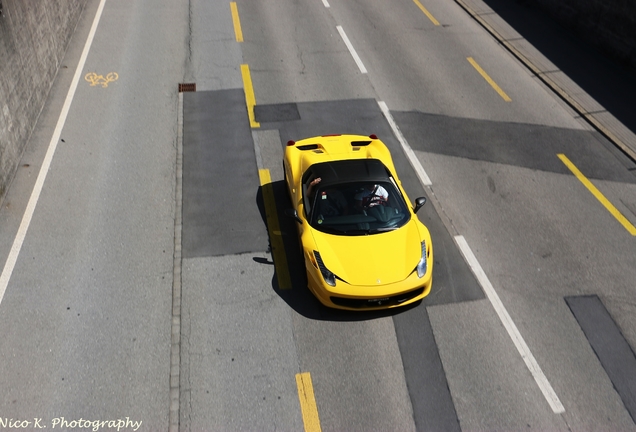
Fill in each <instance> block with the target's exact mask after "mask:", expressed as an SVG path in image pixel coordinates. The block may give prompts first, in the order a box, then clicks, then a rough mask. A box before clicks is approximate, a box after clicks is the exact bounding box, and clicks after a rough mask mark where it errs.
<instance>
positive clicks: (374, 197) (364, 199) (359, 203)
mask: <svg viewBox="0 0 636 432" xmlns="http://www.w3.org/2000/svg"><path fill="white" fill-rule="evenodd" d="M353 198H354V199H355V201H356V207H357V208H360V209H364V208H369V207H375V206H378V205H385V204H386V203H387V201H388V200H389V193H388V192H387V191H386V189H384V188H383V187H382V186H380V185H378V184H372V183H371V184H368V185H366V186H365V187H364V189H362V191H360V192H358V193H357V194H356V195H355V196H354V197H353Z"/></svg>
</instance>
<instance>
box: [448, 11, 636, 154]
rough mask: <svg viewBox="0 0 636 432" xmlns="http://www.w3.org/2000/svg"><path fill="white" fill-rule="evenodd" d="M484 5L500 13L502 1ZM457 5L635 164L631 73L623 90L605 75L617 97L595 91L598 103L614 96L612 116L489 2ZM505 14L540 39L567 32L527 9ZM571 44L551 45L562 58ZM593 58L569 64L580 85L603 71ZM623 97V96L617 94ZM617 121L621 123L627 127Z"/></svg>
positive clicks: (595, 56) (633, 81)
mask: <svg viewBox="0 0 636 432" xmlns="http://www.w3.org/2000/svg"><path fill="white" fill-rule="evenodd" d="M486 1H487V2H488V3H489V4H491V5H497V7H498V6H499V3H500V2H498V0H486ZM455 2H456V3H457V4H458V5H460V6H461V7H462V8H463V9H464V10H466V12H468V13H469V14H470V15H471V16H472V17H473V18H474V19H475V20H476V21H477V22H479V23H480V24H481V25H482V26H483V27H484V28H485V29H486V30H487V31H488V32H489V33H490V34H492V35H493V36H494V37H495V38H496V39H497V40H498V41H499V42H500V43H501V44H502V45H503V46H504V47H505V48H506V49H507V50H508V51H509V52H510V53H511V54H513V55H514V56H515V57H516V58H517V59H518V60H519V61H521V62H522V63H523V64H524V65H525V66H526V67H527V68H528V69H530V70H531V71H532V72H533V73H534V74H535V75H536V76H537V78H538V79H540V80H541V81H542V82H543V83H544V84H545V85H546V86H548V88H550V89H551V90H552V91H554V92H555V93H556V94H557V95H558V96H559V97H560V98H561V99H563V100H564V101H565V102H566V103H567V104H568V105H570V106H571V107H572V108H573V109H574V110H575V111H576V112H578V113H579V114H580V115H581V117H582V118H583V119H585V120H586V121H587V122H588V123H590V125H592V127H594V128H595V129H596V130H598V131H599V132H600V133H601V134H602V135H604V136H605V137H606V138H607V139H608V140H609V141H610V142H612V143H613V144H614V145H615V146H616V147H617V148H619V149H620V150H621V151H622V152H623V153H624V154H626V155H627V156H628V157H629V158H630V159H632V161H635V162H636V134H635V133H634V132H633V131H632V130H630V128H629V127H628V126H626V125H625V124H624V123H627V124H629V125H630V127H632V129H633V130H636V118H634V115H633V112H634V111H635V110H634V108H633V102H631V101H633V100H634V99H632V98H631V97H630V96H629V94H630V93H631V92H636V79H635V78H634V77H632V76H631V75H629V74H628V73H627V72H626V73H624V74H623V73H620V72H619V74H618V75H619V76H620V78H621V79H625V81H624V83H626V84H623V87H621V85H622V84H621V82H620V81H621V80H620V79H617V78H616V77H614V76H610V75H603V79H604V80H605V82H606V83H608V84H611V85H613V86H615V89H616V88H618V89H619V90H618V91H616V90H614V91H611V90H609V89H604V88H599V87H597V88H596V89H595V91H596V92H597V95H599V96H600V97H602V96H603V94H604V93H603V92H605V93H610V92H611V93H612V94H611V96H613V97H614V98H613V101H611V103H610V99H607V101H608V105H612V108H611V109H612V112H610V111H608V109H607V108H606V107H604V106H603V105H601V104H600V103H599V102H597V100H596V99H595V98H594V97H592V96H590V94H589V92H588V91H586V90H585V89H583V88H582V87H581V86H579V85H578V84H577V83H576V82H574V81H573V79H571V78H570V77H569V76H568V75H567V74H566V73H565V72H564V71H563V70H561V69H560V68H559V67H557V66H556V65H555V64H554V63H553V62H552V61H551V60H550V59H548V58H547V57H546V56H545V55H544V54H542V52H540V51H539V50H538V49H537V48H535V46H534V45H533V44H532V43H530V42H529V41H528V40H527V39H526V38H525V37H524V36H522V35H521V34H520V33H519V32H517V30H515V29H514V28H513V27H512V26H511V25H510V24H508V22H506V21H505V20H504V19H503V18H502V17H501V16H500V15H499V14H498V13H497V12H496V11H495V10H493V9H492V8H491V7H490V6H489V5H488V4H486V2H485V1H483V0H455ZM508 4H509V3H508ZM505 7H506V6H502V8H505ZM513 9H514V10H513ZM502 10H503V9H502ZM506 12H509V16H510V20H511V21H512V20H514V19H515V18H516V19H518V20H519V23H520V22H521V20H524V21H525V23H524V24H527V25H526V26H525V27H526V29H527V31H528V32H533V34H534V35H535V36H537V37H541V36H542V35H541V34H539V33H543V32H544V31H545V33H550V32H551V34H559V33H562V34H565V31H564V30H561V31H560V30H559V29H560V28H559V27H558V25H557V24H555V23H554V22H552V21H550V19H549V18H545V19H542V17H541V14H540V13H528V12H529V9H528V8H527V7H524V6H523V5H518V4H515V5H511V6H510V8H507V10H506ZM517 28H519V26H517ZM555 32H556V33H555ZM526 34H529V33H526ZM548 37H550V36H548ZM568 39H570V40H568ZM572 41H574V38H567V37H563V38H560V39H559V40H558V41H556V40H555V41H550V42H554V44H561V46H560V48H561V53H563V51H567V50H568V49H569V47H568V44H569V43H570V42H572ZM573 45H574V44H573ZM542 51H545V50H542ZM554 52H555V53H557V56H558V52H557V50H555V51H554ZM589 54H590V55H589V57H588V56H587V55H585V56H584V57H585V58H583V56H578V57H577V58H576V61H574V62H572V60H573V59H572V58H569V59H566V60H565V61H567V62H569V63H570V65H571V66H572V67H574V68H576V70H579V71H581V72H583V74H582V75H581V77H582V78H581V77H579V78H580V79H578V81H579V82H583V81H585V78H586V76H584V75H586V74H587V75H588V76H587V77H589V75H593V74H594V72H598V71H600V70H602V69H603V68H602V67H596V65H595V62H597V63H598V62H603V61H604V59H602V58H601V56H600V55H598V54H597V53H595V52H593V50H592V49H590V50H589ZM561 58H562V57H561ZM599 58H600V60H599ZM553 59H556V57H553ZM555 61H556V60H555ZM589 78H590V79H589V80H588V82H598V81H601V80H599V79H597V77H589ZM601 83H602V81H601ZM591 88H592V87H588V89H591ZM623 88H625V89H626V91H625V93H623V92H622V89H623ZM619 91H620V92H621V94H618V92H619ZM621 96H624V100H618V98H620V97H621ZM597 98H599V97H597ZM617 117H621V118H622V119H623V121H621V120H619V119H618V118H617Z"/></svg>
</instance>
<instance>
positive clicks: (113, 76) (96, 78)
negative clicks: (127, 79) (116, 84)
mask: <svg viewBox="0 0 636 432" xmlns="http://www.w3.org/2000/svg"><path fill="white" fill-rule="evenodd" d="M84 79H85V80H86V81H88V82H89V83H91V87H95V86H97V85H101V86H102V88H106V87H108V83H109V82H113V81H117V80H118V79H119V75H117V72H111V73H109V74H108V75H106V78H104V76H103V75H97V74H96V73H95V72H89V73H87V74H86V76H85V77H84Z"/></svg>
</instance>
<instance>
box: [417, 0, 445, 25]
mask: <svg viewBox="0 0 636 432" xmlns="http://www.w3.org/2000/svg"><path fill="white" fill-rule="evenodd" d="M413 2H415V4H416V5H417V7H418V8H420V9H421V10H422V12H424V15H426V16H427V17H428V19H430V20H431V22H432V23H433V24H435V25H436V26H438V25H439V21H437V20H436V19H435V17H434V16H433V15H432V14H431V13H430V12H429V11H428V10H426V8H425V7H424V6H423V5H422V3H420V2H419V1H418V0H413Z"/></svg>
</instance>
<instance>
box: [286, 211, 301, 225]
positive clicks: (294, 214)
mask: <svg viewBox="0 0 636 432" xmlns="http://www.w3.org/2000/svg"><path fill="white" fill-rule="evenodd" d="M285 216H287V217H290V218H293V219H296V222H298V223H299V224H302V223H303V221H301V220H300V217H299V216H298V212H297V211H296V210H294V209H290V208H288V209H285Z"/></svg>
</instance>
